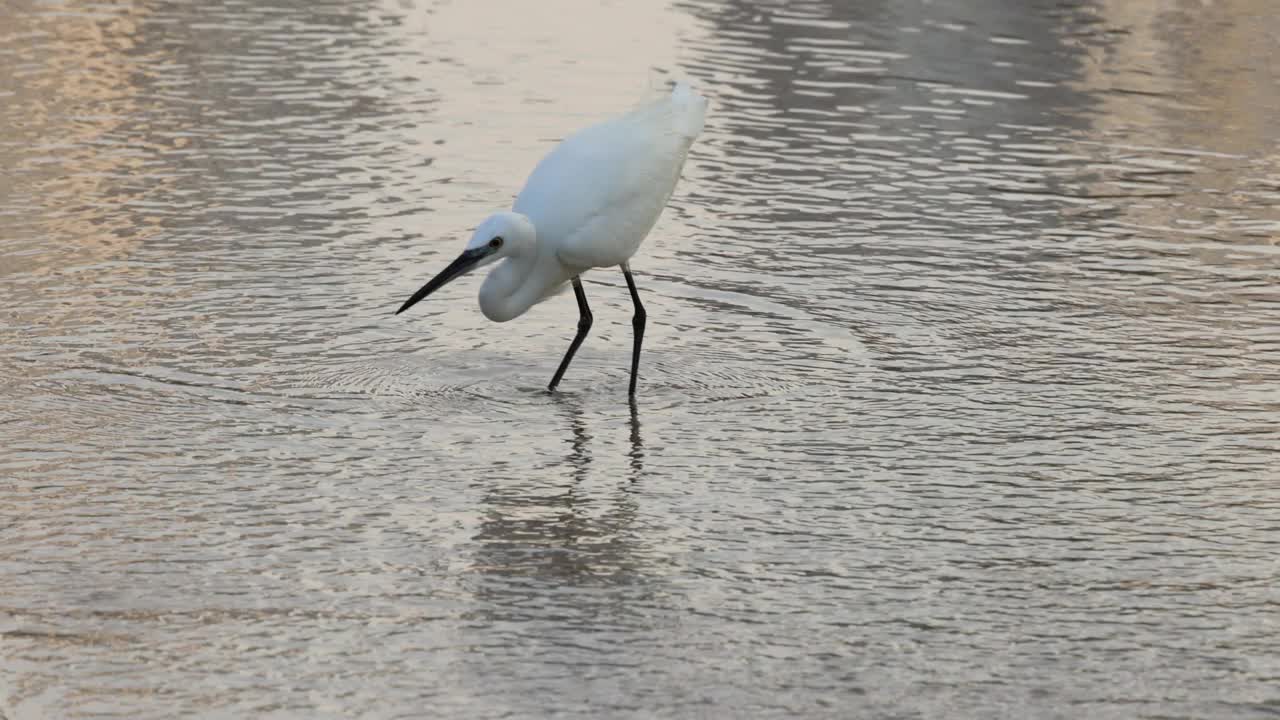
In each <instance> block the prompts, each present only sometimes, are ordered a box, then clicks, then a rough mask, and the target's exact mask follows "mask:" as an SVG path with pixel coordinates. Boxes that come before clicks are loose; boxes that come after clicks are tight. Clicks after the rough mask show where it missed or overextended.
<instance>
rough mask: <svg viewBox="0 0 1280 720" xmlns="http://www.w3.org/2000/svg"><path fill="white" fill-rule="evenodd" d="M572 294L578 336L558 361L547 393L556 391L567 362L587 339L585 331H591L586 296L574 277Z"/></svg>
mask: <svg viewBox="0 0 1280 720" xmlns="http://www.w3.org/2000/svg"><path fill="white" fill-rule="evenodd" d="M573 294H574V295H575V296H576V297H577V298H578V334H577V335H574V336H573V342H571V343H569V351H568V352H566V353H565V354H564V359H563V360H561V361H560V367H559V368H558V369H557V370H556V375H555V377H553V378H551V384H550V385H548V386H547V392H551V391H552V390H555V389H556V386H557V385H559V384H560V378H562V377H564V371H565V370H568V369H569V361H570V360H572V359H573V354H574V353H576V352H578V346H579V345H581V344H582V341H583V340H585V339H586V337H587V331H588V330H590V329H591V308H590V307H588V306H587V294H586V293H585V292H583V290H582V278H580V277H577V276H575V277H574V278H573Z"/></svg>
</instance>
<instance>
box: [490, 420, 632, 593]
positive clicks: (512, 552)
mask: <svg viewBox="0 0 1280 720" xmlns="http://www.w3.org/2000/svg"><path fill="white" fill-rule="evenodd" d="M551 397H552V402H554V403H555V405H556V406H557V407H558V408H559V409H561V410H563V412H564V415H565V417H566V420H567V423H566V426H567V429H568V436H567V440H566V442H567V445H568V451H567V452H566V453H565V454H564V455H563V456H562V457H561V459H559V460H557V461H555V462H553V463H552V466H551V467H552V468H553V469H554V468H555V467H557V466H558V467H560V468H562V469H564V470H567V471H568V472H567V473H549V474H544V475H543V477H545V478H547V480H546V481H544V482H531V483H529V484H521V485H508V484H503V485H495V486H493V487H492V488H491V489H490V490H489V491H488V492H487V493H486V494H485V496H484V500H483V503H484V505H485V506H486V508H487V509H486V511H485V514H484V518H483V520H482V521H481V523H480V527H479V531H478V533H477V534H476V536H475V539H476V541H477V544H478V546H479V548H480V549H479V551H478V553H477V556H476V558H475V560H476V565H475V567H474V569H475V570H476V571H478V572H480V573H481V574H483V575H484V576H487V577H491V578H494V579H499V580H501V581H500V582H493V583H484V587H485V588H487V590H484V591H483V594H486V595H491V596H492V597H491V599H492V600H494V601H495V602H498V603H499V604H505V603H503V602H502V601H501V600H500V596H502V595H503V594H505V592H506V590H508V589H512V590H514V589H516V588H517V587H518V588H519V592H520V593H521V594H522V595H521V596H522V597H524V598H525V599H526V600H527V592H528V590H529V586H528V583H529V582H530V581H534V582H536V581H537V580H539V579H548V580H552V581H553V582H552V583H551V585H550V586H549V588H551V589H554V588H563V587H564V586H565V585H585V586H592V585H608V586H613V585H631V584H635V583H637V582H640V581H641V580H642V579H643V578H644V577H645V576H646V574H647V573H646V572H645V570H644V567H645V565H646V564H647V560H646V558H647V556H648V555H649V550H648V547H647V543H646V542H644V541H643V539H642V535H641V533H640V530H641V528H639V527H637V522H636V518H637V497H638V496H637V492H636V491H637V481H638V480H639V479H640V478H641V477H642V476H643V474H644V443H643V440H642V438H641V433H640V416H639V410H638V408H637V407H636V405H635V403H634V402H632V403H631V407H630V413H629V428H628V431H629V432H628V437H629V448H628V449H627V451H626V464H625V467H626V468H627V470H628V472H627V477H626V478H620V477H619V476H618V475H616V474H614V473H612V472H609V471H608V470H607V469H605V468H601V467H599V465H613V466H614V467H616V465H614V464H613V463H604V462H603V461H604V458H603V457H600V453H601V450H602V448H603V447H608V446H607V445H605V444H603V443H601V442H600V441H599V437H598V436H599V435H600V430H599V428H600V427H603V425H602V422H603V421H602V420H601V419H600V418H594V419H592V420H590V421H589V420H588V419H587V418H586V417H584V412H583V401H582V399H581V398H579V397H576V396H574V395H553V396H551ZM598 461H599V462H598ZM620 481H621V482H620ZM513 578H520V579H521V581H520V582H518V583H514V584H513V583H512V579H513Z"/></svg>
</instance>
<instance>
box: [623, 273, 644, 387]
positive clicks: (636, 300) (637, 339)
mask: <svg viewBox="0 0 1280 720" xmlns="http://www.w3.org/2000/svg"><path fill="white" fill-rule="evenodd" d="M622 276H623V277H625V278H626V279H627V289H628V290H630V291H631V304H632V305H635V307H636V314H635V315H632V316H631V328H632V330H633V335H634V340H633V341H632V345H631V389H630V390H628V391H627V393H628V394H630V395H635V394H636V376H637V375H638V374H639V372H640V343H642V342H644V321H645V320H646V319H647V318H648V317H649V316H648V314H647V313H645V311H644V305H641V304H640V293H638V292H636V281H635V278H633V277H631V267H630V266H629V265H627V264H626V263H622Z"/></svg>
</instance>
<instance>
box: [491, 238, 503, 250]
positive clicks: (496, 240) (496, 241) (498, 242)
mask: <svg viewBox="0 0 1280 720" xmlns="http://www.w3.org/2000/svg"><path fill="white" fill-rule="evenodd" d="M489 247H491V248H493V249H494V250H497V249H498V248H500V247H502V238H500V237H496V238H494V239H492V240H490V241H489Z"/></svg>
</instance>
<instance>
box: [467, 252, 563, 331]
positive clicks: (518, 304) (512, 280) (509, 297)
mask: <svg viewBox="0 0 1280 720" xmlns="http://www.w3.org/2000/svg"><path fill="white" fill-rule="evenodd" d="M568 279H569V276H568V275H567V274H566V273H565V272H564V269H563V267H562V266H561V265H560V263H559V262H558V261H557V260H556V258H555V256H554V255H550V256H546V255H544V254H543V253H541V252H538V250H537V249H536V248H529V249H527V250H525V251H524V252H520V253H517V254H514V255H512V256H511V257H509V258H507V259H505V260H503V261H502V262H500V263H498V265H497V267H495V268H494V269H493V271H492V272H490V273H489V277H487V278H485V279H484V283H483V284H482V285H481V286H480V311H481V312H483V313H484V316H485V317H487V318H489V319H490V320H492V321H494V322H506V321H508V320H514V319H515V318H517V317H520V316H521V315H523V314H524V313H525V311H526V310H528V309H529V308H531V307H533V306H534V305H536V304H537V303H538V302H540V301H542V300H544V299H546V298H547V296H548V295H549V294H550V293H551V292H552V291H553V290H555V289H556V288H557V287H559V286H561V285H563V284H564V283H565V282H566V281H567V280H568Z"/></svg>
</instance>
